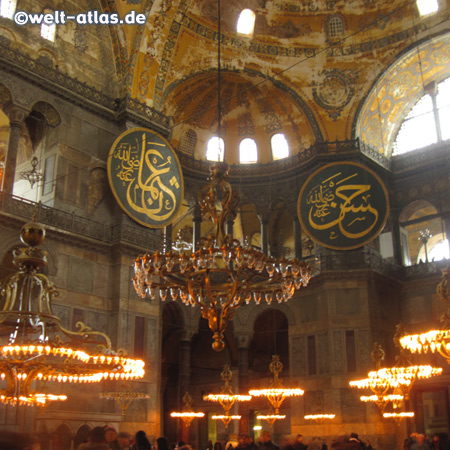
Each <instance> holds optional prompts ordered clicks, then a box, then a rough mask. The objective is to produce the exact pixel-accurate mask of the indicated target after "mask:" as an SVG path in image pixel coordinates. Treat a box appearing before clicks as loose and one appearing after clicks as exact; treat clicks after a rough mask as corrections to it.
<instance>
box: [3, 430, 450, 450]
mask: <svg viewBox="0 0 450 450" xmlns="http://www.w3.org/2000/svg"><path fill="white" fill-rule="evenodd" d="M25 437H26V436H25V435H22V434H19V433H0V450H41V445H40V443H39V441H38V440H33V439H31V440H30V439H28V441H27V440H25ZM280 444H281V445H280V446H278V445H276V444H275V443H273V442H272V438H271V433H270V432H269V431H263V432H262V433H261V436H260V438H259V440H258V443H255V442H254V441H253V439H252V438H251V436H249V435H248V434H241V435H240V436H239V438H236V439H230V440H228V441H223V442H216V443H215V444H214V445H213V443H212V441H209V442H208V446H207V448H206V450H328V449H329V448H330V450H376V449H375V448H373V447H372V446H371V444H370V442H369V441H367V440H362V439H360V438H359V436H358V434H356V433H352V434H350V435H349V436H342V437H339V438H335V439H333V441H332V442H329V445H327V443H326V442H325V440H324V439H322V438H321V437H313V438H311V439H310V440H309V441H306V440H305V439H304V438H303V436H302V435H301V434H298V435H297V436H296V437H295V436H290V435H289V436H287V435H286V436H283V438H282V440H281V443H280ZM447 445H448V442H447V441H442V440H441V439H440V437H439V435H437V434H435V435H434V436H433V437H432V438H431V439H429V438H428V437H427V436H425V435H423V434H420V433H411V435H410V436H409V437H408V438H407V439H405V441H404V444H403V449H402V450H450V448H449V447H448V446H447ZM75 450H193V449H192V447H191V446H190V445H189V444H186V443H185V442H178V443H177V444H176V445H175V446H174V447H173V446H170V445H169V442H168V440H167V439H166V438H165V437H160V438H158V439H156V441H155V442H150V440H149V438H148V437H147V435H146V433H145V431H143V430H140V431H138V432H137V433H136V434H135V435H134V436H132V435H130V434H129V433H127V432H124V431H120V432H117V431H116V430H115V428H113V427H111V426H104V427H95V428H93V429H92V430H90V431H89V434H88V436H87V442H83V443H81V444H80V445H78V447H77V448H76V449H75ZM393 450H394V449H393Z"/></svg>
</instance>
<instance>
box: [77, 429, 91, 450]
mask: <svg viewBox="0 0 450 450" xmlns="http://www.w3.org/2000/svg"><path fill="white" fill-rule="evenodd" d="M91 430H92V428H91V427H90V426H89V425H88V424H83V425H81V426H80V427H79V428H78V430H77V432H76V433H75V437H74V439H73V444H74V445H73V448H78V446H79V445H80V444H82V443H83V442H87V438H88V434H89V432H90V431H91Z"/></svg>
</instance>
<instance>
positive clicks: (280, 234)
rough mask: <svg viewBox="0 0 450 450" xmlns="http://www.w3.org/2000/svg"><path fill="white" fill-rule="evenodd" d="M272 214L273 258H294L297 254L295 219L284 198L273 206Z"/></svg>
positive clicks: (270, 238)
mask: <svg viewBox="0 0 450 450" xmlns="http://www.w3.org/2000/svg"><path fill="white" fill-rule="evenodd" d="M272 205H273V206H272V212H271V214H270V220H269V248H270V253H271V255H272V256H275V257H279V258H280V257H289V258H291V257H293V256H294V252H295V242H294V217H292V214H291V212H290V210H289V208H288V207H287V204H286V201H285V200H284V199H282V198H280V199H278V200H276V201H274V202H273V204H272Z"/></svg>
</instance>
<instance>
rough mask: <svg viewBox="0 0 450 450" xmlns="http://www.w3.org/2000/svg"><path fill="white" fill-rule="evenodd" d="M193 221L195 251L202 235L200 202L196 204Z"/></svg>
mask: <svg viewBox="0 0 450 450" xmlns="http://www.w3.org/2000/svg"><path fill="white" fill-rule="evenodd" d="M192 221H193V227H192V250H193V251H195V250H196V248H197V243H198V241H199V239H200V237H201V235H202V233H201V231H202V214H201V209H200V205H199V204H198V203H197V204H196V205H195V206H194V211H193V217H192Z"/></svg>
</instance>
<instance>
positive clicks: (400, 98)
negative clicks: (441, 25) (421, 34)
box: [355, 35, 450, 155]
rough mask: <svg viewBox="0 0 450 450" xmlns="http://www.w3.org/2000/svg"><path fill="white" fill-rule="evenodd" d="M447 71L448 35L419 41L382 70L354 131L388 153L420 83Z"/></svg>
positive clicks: (419, 92)
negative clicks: (423, 41)
mask: <svg viewBox="0 0 450 450" xmlns="http://www.w3.org/2000/svg"><path fill="white" fill-rule="evenodd" d="M420 66H422V68H421V67H420ZM449 73H450V44H449V38H448V35H444V36H441V37H439V38H435V39H432V40H430V41H428V42H426V43H425V44H422V45H420V47H419V51H418V49H417V48H414V49H412V50H410V51H409V52H408V53H407V54H406V55H404V56H402V57H401V58H400V59H399V60H398V61H397V62H395V63H394V64H393V65H392V66H391V67H390V68H389V69H388V70H387V71H386V72H385V73H384V75H383V77H382V78H380V80H379V81H378V82H377V83H376V85H375V86H374V87H373V89H372V91H371V92H370V94H369V95H368V96H367V99H366V100H365V102H364V104H363V106H362V108H361V114H360V115H359V120H358V122H357V124H356V127H355V135H356V136H359V137H360V138H361V139H362V140H363V141H364V142H366V143H368V144H370V145H371V146H373V147H376V148H378V149H379V151H380V152H381V153H386V154H388V155H389V154H390V153H391V151H392V150H391V149H392V145H393V142H394V140H395V137H396V134H397V131H398V128H399V127H400V125H401V122H402V120H403V118H404V117H405V116H406V115H407V114H408V112H409V109H410V108H411V106H412V105H413V104H414V102H415V101H417V99H418V98H420V96H422V95H423V85H427V84H429V83H430V82H432V81H435V80H440V79H442V78H444V77H446V75H447V76H448V74H449ZM422 77H423V82H422Z"/></svg>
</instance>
